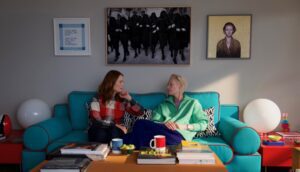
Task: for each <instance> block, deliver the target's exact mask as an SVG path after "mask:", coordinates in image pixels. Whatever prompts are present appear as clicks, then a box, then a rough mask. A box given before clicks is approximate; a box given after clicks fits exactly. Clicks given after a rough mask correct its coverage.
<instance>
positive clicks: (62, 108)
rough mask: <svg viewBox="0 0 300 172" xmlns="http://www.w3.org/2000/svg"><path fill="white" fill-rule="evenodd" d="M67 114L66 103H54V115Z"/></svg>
mask: <svg viewBox="0 0 300 172" xmlns="http://www.w3.org/2000/svg"><path fill="white" fill-rule="evenodd" d="M68 115H69V109H68V104H56V105H55V106H54V117H59V118H63V117H68Z"/></svg>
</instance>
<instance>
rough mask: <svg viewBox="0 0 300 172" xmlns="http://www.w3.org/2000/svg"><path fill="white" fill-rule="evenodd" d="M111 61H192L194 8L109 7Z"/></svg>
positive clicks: (108, 53) (108, 28)
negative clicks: (192, 12) (191, 40)
mask: <svg viewBox="0 0 300 172" xmlns="http://www.w3.org/2000/svg"><path fill="white" fill-rule="evenodd" d="M106 19H107V23H106V51H107V52H106V63H107V64H108V65H115V64H117V65H123V64H131V65H139V64H142V65H148V64H149V65H189V64H190V33H191V31H190V30H191V29H190V28H191V8H190V7H172V8H159V7H155V8H148V7H147V8H107V10H106Z"/></svg>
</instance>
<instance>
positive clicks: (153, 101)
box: [130, 93, 166, 109]
mask: <svg viewBox="0 0 300 172" xmlns="http://www.w3.org/2000/svg"><path fill="white" fill-rule="evenodd" d="M130 95H131V96H132V98H133V99H134V100H135V101H137V102H138V103H139V104H141V105H142V106H143V107H144V108H146V109H154V108H155V107H156V106H157V105H159V104H160V103H161V102H163V101H164V100H165V98H166V94H165V93H145V94H137V93H132V94H130Z"/></svg>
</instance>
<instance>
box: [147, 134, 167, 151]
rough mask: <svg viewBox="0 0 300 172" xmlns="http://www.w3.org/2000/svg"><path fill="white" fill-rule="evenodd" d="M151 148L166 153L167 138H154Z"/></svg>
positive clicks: (151, 141)
mask: <svg viewBox="0 0 300 172" xmlns="http://www.w3.org/2000/svg"><path fill="white" fill-rule="evenodd" d="M153 143H154V146H153ZM149 146H150V147H151V148H152V149H155V150H156V151H158V152H161V153H164V152H165V151H166V136H164V135H156V136H154V139H151V140H150V143H149Z"/></svg>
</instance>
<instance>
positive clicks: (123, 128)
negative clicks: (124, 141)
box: [116, 124, 128, 134]
mask: <svg viewBox="0 0 300 172" xmlns="http://www.w3.org/2000/svg"><path fill="white" fill-rule="evenodd" d="M116 127H118V128H120V129H121V130H122V131H123V132H124V134H126V133H127V132H128V130H127V128H126V127H125V126H123V125H120V124H116Z"/></svg>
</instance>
